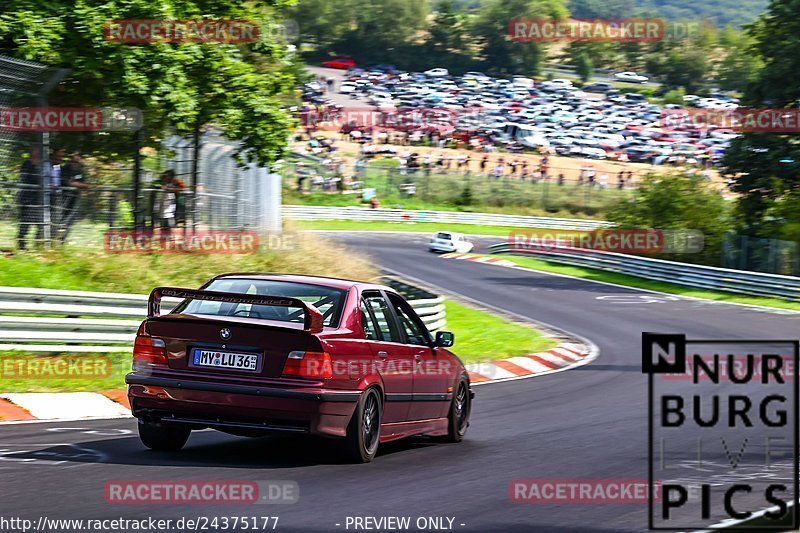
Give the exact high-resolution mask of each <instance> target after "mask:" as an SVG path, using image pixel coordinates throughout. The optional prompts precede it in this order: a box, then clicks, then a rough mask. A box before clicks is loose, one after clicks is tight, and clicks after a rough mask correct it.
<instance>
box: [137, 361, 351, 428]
mask: <svg viewBox="0 0 800 533" xmlns="http://www.w3.org/2000/svg"><path fill="white" fill-rule="evenodd" d="M125 383H127V385H128V399H129V401H130V403H131V409H132V412H133V415H134V416H135V417H137V418H149V419H155V420H164V421H174V422H181V423H187V424H193V425H196V426H207V427H220V428H245V429H264V430H268V431H290V432H295V433H311V434H315V435H324V436H331V437H344V436H345V435H346V430H347V425H348V423H349V422H350V418H351V417H352V415H353V412H354V411H355V407H356V404H357V403H358V400H359V398H360V397H361V391H358V390H347V391H338V390H332V389H321V388H303V389H293V388H276V387H259V386H253V385H238V384H227V383H213V382H203V381H192V380H184V379H173V378H164V377H157V376H151V375H143V374H137V373H135V372H133V373H130V374H128V375H127V376H125Z"/></svg>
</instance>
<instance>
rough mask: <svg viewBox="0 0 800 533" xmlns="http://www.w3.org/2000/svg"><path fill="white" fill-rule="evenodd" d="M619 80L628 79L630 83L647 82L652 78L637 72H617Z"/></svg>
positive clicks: (616, 77)
mask: <svg viewBox="0 0 800 533" xmlns="http://www.w3.org/2000/svg"><path fill="white" fill-rule="evenodd" d="M614 79H615V80H617V81H627V82H628V83H647V82H648V81H649V79H650V78H648V77H647V76H642V75H640V74H636V73H635V72H617V73H616V74H614Z"/></svg>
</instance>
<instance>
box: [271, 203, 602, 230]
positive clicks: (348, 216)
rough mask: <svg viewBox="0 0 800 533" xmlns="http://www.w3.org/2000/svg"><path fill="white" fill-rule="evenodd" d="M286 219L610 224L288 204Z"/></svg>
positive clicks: (581, 227)
mask: <svg viewBox="0 0 800 533" xmlns="http://www.w3.org/2000/svg"><path fill="white" fill-rule="evenodd" d="M281 209H282V213H283V218H286V219H289V220H358V221H365V222H433V223H437V224H475V225H480V226H510V227H515V228H545V229H564V230H566V229H572V230H593V229H597V228H605V227H610V226H611V223H610V222H605V221H602V220H581V219H575V218H552V217H526V216H520V215H496V214H492V213H467V212H464V211H417V210H411V209H384V208H378V209H371V208H369V207H329V206H316V205H315V206H305V205H284V206H283V207H282V208H281Z"/></svg>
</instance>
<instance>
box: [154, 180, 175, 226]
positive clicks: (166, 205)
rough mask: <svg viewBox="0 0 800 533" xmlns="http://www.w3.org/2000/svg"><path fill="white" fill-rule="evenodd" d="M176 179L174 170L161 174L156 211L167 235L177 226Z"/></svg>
mask: <svg viewBox="0 0 800 533" xmlns="http://www.w3.org/2000/svg"><path fill="white" fill-rule="evenodd" d="M174 180H175V171H174V170H171V169H170V170H166V171H164V173H163V174H161V191H160V193H161V194H160V196H159V200H158V205H157V209H156V213H157V214H158V221H159V227H160V228H161V231H162V232H163V233H164V234H165V235H166V236H169V235H170V233H171V232H172V228H174V227H175V211H176V209H177V202H176V198H175V193H176V189H175V186H174V183H173V182H174Z"/></svg>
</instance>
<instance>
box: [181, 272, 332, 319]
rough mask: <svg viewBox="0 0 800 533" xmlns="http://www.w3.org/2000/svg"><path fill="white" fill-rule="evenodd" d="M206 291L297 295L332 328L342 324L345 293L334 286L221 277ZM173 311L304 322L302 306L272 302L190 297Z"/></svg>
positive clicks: (290, 296) (289, 296) (291, 296)
mask: <svg viewBox="0 0 800 533" xmlns="http://www.w3.org/2000/svg"><path fill="white" fill-rule="evenodd" d="M204 290H208V291H218V292H234V293H239V294H255V295H258V296H283V297H287V298H297V299H298V300H302V301H304V302H306V303H308V304H311V305H313V306H314V307H316V308H317V309H319V312H320V313H322V316H323V317H324V321H323V324H325V325H326V326H333V327H336V326H338V325H339V318H340V316H341V313H342V307H343V306H344V300H345V293H346V291H344V290H341V289H332V288H330V287H323V286H320V285H309V284H306V283H293V282H289V281H272V280H257V279H255V280H253V279H218V280H214V281H212V282H211V283H210V284H209V285H208V286H207V287H204ZM173 313H186V314H192V315H212V316H238V317H245V318H262V319H265V320H278V321H281V322H298V323H301V324H302V323H303V316H304V312H303V309H302V308H300V307H274V306H271V305H252V304H243V303H228V302H210V301H206V300H187V301H186V302H184V303H182V304H181V305H179V306H178V307H176V308H175V310H174V311H173Z"/></svg>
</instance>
